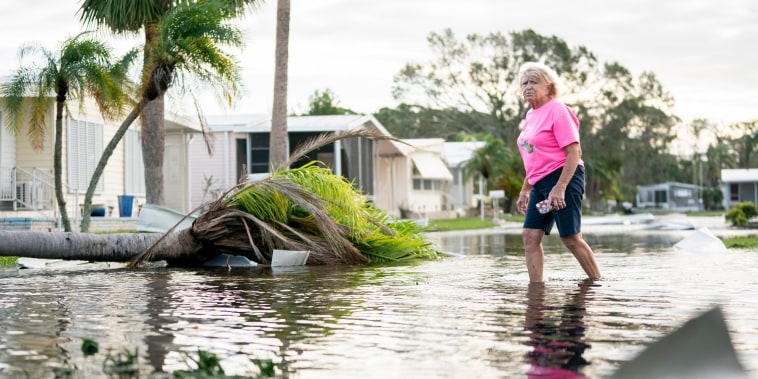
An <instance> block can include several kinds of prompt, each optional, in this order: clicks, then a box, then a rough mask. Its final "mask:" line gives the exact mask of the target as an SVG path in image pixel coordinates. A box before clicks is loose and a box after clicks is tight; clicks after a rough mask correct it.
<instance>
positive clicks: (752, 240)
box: [724, 236, 758, 250]
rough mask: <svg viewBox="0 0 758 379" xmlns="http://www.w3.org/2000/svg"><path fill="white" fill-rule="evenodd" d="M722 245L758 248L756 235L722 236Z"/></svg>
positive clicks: (735, 247)
mask: <svg viewBox="0 0 758 379" xmlns="http://www.w3.org/2000/svg"><path fill="white" fill-rule="evenodd" d="M724 245H726V247H727V248H729V249H746V250H750V249H758V236H747V237H728V238H724Z"/></svg>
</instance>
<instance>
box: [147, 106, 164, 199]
mask: <svg viewBox="0 0 758 379" xmlns="http://www.w3.org/2000/svg"><path fill="white" fill-rule="evenodd" d="M163 100H164V94H163V93H161V94H159V95H158V97H156V98H155V99H154V100H152V101H150V102H148V103H147V104H145V107H144V108H143V109H142V125H143V127H142V157H143V158H144V159H143V160H144V165H145V197H146V200H147V202H148V203H150V204H156V205H164V204H165V199H164V197H163V152H164V150H165V146H164V143H165V140H166V131H165V121H164V114H165V111H164V101H163Z"/></svg>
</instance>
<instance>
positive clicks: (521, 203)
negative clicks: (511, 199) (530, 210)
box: [516, 192, 529, 215]
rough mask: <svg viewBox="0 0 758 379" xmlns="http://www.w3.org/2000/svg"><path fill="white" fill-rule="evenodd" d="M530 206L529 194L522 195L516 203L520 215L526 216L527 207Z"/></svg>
mask: <svg viewBox="0 0 758 379" xmlns="http://www.w3.org/2000/svg"><path fill="white" fill-rule="evenodd" d="M527 205H529V193H528V192H527V193H520V194H519V195H518V200H517V201H516V209H517V210H518V213H521V214H522V215H526V206H527Z"/></svg>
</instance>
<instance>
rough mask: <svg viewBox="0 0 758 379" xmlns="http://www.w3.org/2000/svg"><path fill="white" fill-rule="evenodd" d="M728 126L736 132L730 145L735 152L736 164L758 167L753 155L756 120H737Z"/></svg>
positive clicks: (757, 140)
mask: <svg viewBox="0 0 758 379" xmlns="http://www.w3.org/2000/svg"><path fill="white" fill-rule="evenodd" d="M730 128H731V129H732V130H733V131H734V132H735V133H736V137H734V138H732V146H733V147H734V150H735V151H736V153H737V154H736V155H737V166H738V167H739V168H752V167H758V159H757V157H756V156H755V155H756V145H758V120H756V121H745V122H738V123H735V124H732V125H730Z"/></svg>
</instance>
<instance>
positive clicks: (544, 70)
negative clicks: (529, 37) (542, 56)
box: [518, 62, 563, 98]
mask: <svg viewBox="0 0 758 379" xmlns="http://www.w3.org/2000/svg"><path fill="white" fill-rule="evenodd" d="M527 74H534V75H536V76H537V77H538V78H540V79H541V80H542V81H544V82H545V83H547V84H552V87H551V89H550V93H549V95H550V97H551V98H558V97H560V95H561V93H563V82H562V81H561V78H560V77H559V76H558V74H556V72H555V71H553V69H552V68H550V67H548V66H546V65H545V64H544V63H540V62H526V63H524V64H522V65H521V67H520V68H519V70H518V80H519V88H520V87H521V83H523V81H524V77H525V76H526V75H527Z"/></svg>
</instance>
